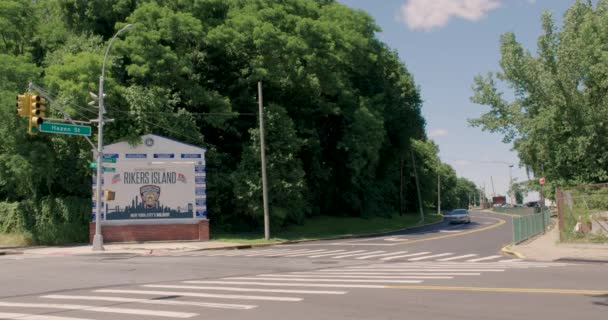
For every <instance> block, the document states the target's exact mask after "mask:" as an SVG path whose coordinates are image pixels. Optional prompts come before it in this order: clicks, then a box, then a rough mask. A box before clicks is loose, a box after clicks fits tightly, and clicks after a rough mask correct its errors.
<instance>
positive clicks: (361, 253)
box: [333, 250, 386, 259]
mask: <svg viewBox="0 0 608 320" xmlns="http://www.w3.org/2000/svg"><path fill="white" fill-rule="evenodd" d="M356 251H360V253H354V252H355V251H352V252H351V253H349V254H343V255H339V256H336V257H333V258H334V259H342V258H352V257H358V256H362V255H366V254H374V253H383V252H386V251H372V252H365V251H366V250H356Z"/></svg>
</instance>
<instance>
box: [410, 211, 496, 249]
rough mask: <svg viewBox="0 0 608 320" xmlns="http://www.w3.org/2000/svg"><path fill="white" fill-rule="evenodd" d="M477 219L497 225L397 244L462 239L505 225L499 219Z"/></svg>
mask: <svg viewBox="0 0 608 320" xmlns="http://www.w3.org/2000/svg"><path fill="white" fill-rule="evenodd" d="M478 218H481V219H492V220H496V221H498V223H496V224H493V225H491V226H487V227H483V228H479V229H474V230H469V231H464V232H459V233H454V234H447V235H442V236H436V237H430V238H424V239H418V240H410V241H403V242H400V243H398V244H400V245H409V244H414V243H418V242H423V241H432V240H439V239H446V238H452V237H462V236H466V235H469V234H472V233H477V232H482V231H487V230H490V229H494V228H498V227H500V226H502V225H503V224H505V223H507V221H505V220H503V219H499V218H492V217H478Z"/></svg>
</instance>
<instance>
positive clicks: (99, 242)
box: [93, 24, 133, 251]
mask: <svg viewBox="0 0 608 320" xmlns="http://www.w3.org/2000/svg"><path fill="white" fill-rule="evenodd" d="M132 27H133V25H132V24H128V25H126V26H124V27H123V28H122V29H120V30H118V32H116V34H115V35H114V36H113V37H112V39H111V40H110V43H109V44H108V48H107V49H106V54H105V55H104V57H103V64H102V66H101V76H100V77H99V96H98V98H99V114H98V118H97V121H98V122H99V123H98V126H97V177H96V178H97V185H96V186H95V191H96V193H97V194H96V195H95V236H94V237H93V250H94V251H99V250H104V248H103V236H102V235H101V212H102V209H103V206H102V205H101V201H102V192H103V190H102V187H101V181H102V180H101V174H102V167H103V165H102V161H103V159H102V158H103V123H104V120H103V115H104V114H105V113H106V110H105V108H104V105H103V82H104V80H105V77H106V61H107V60H108V53H109V52H110V48H111V47H112V43H113V42H114V40H116V37H117V36H118V35H119V34H120V33H121V32H123V31H126V30H129V29H131V28H132Z"/></svg>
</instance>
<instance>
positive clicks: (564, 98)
mask: <svg viewBox="0 0 608 320" xmlns="http://www.w3.org/2000/svg"><path fill="white" fill-rule="evenodd" d="M606 21H608V1H607V0H598V1H583V0H577V1H575V2H574V4H573V5H572V7H570V9H568V10H567V11H566V13H565V14H564V17H563V24H562V26H561V27H560V26H557V25H556V19H555V18H554V17H553V16H552V15H551V13H549V12H547V13H545V14H543V16H542V17H541V19H540V23H541V26H542V33H541V35H540V36H539V37H538V41H537V44H538V45H537V48H536V50H535V51H531V50H527V49H526V48H524V46H523V45H522V44H521V43H520V42H519V41H518V40H517V37H516V35H515V34H513V33H505V34H503V35H502V37H501V38H500V54H501V57H500V61H499V64H500V71H497V72H490V73H488V74H486V75H479V76H477V77H476V78H475V80H474V82H473V90H474V94H473V97H472V98H471V99H472V101H473V102H475V103H477V104H480V105H483V106H486V107H487V108H488V109H489V110H487V112H486V113H485V114H483V115H482V116H481V117H479V118H477V119H471V120H470V123H471V124H472V125H473V126H478V127H481V128H482V129H483V130H484V131H489V132H493V133H499V134H502V135H503V137H504V139H503V141H504V142H505V143H509V144H512V145H513V149H514V150H515V151H516V152H517V154H518V156H519V159H520V165H522V166H524V167H525V168H526V169H527V171H528V173H529V174H530V175H534V176H535V177H536V178H540V177H545V178H546V183H547V184H546V186H545V187H544V188H543V189H544V192H545V194H546V195H547V196H548V197H549V198H553V199H555V190H556V189H558V188H559V189H568V188H570V187H574V186H588V185H592V184H597V183H605V182H607V181H608V121H606V119H607V118H608V94H607V93H608V82H607V81H606V79H607V77H608V59H607V58H606V57H607V56H606V47H605V43H607V42H608V24H607V23H606ZM501 88H509V89H510V90H509V91H507V92H503V91H502V90H501ZM509 97H512V98H509ZM528 186H529V187H531V188H532V189H534V190H540V187H541V186H540V185H539V182H538V179H533V180H531V181H530V182H529V185H528ZM600 197H603V198H602V201H608V195H606V194H604V195H602V196H600ZM569 210H573V211H572V214H571V215H569V216H567V217H564V219H565V221H564V224H563V225H564V226H565V229H564V230H562V238H563V239H564V240H567V241H570V240H573V239H578V238H586V239H588V238H589V237H590V236H588V235H583V234H577V233H579V232H575V231H574V227H575V225H576V224H577V223H586V221H587V220H589V219H590V218H588V216H589V214H592V213H593V212H592V211H593V210H591V209H590V207H588V206H586V205H583V204H582V203H581V204H580V207H579V208H578V209H572V207H570V209H569ZM605 234H608V231H607V232H606V233H605ZM605 238H606V237H605V236H598V237H596V238H594V239H599V240H597V241H606V239H605Z"/></svg>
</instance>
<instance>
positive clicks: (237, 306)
mask: <svg viewBox="0 0 608 320" xmlns="http://www.w3.org/2000/svg"><path fill="white" fill-rule="evenodd" d="M41 298H46V299H64V300H93V301H112V302H129V303H145V304H157V305H158V304H162V305H169V306H196V307H207V308H221V309H238V310H249V309H253V308H255V307H256V306H254V305H244V304H228V303H209V302H197V301H170V300H159V299H137V298H124V297H109V296H77V295H60V294H51V295H46V296H41Z"/></svg>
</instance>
